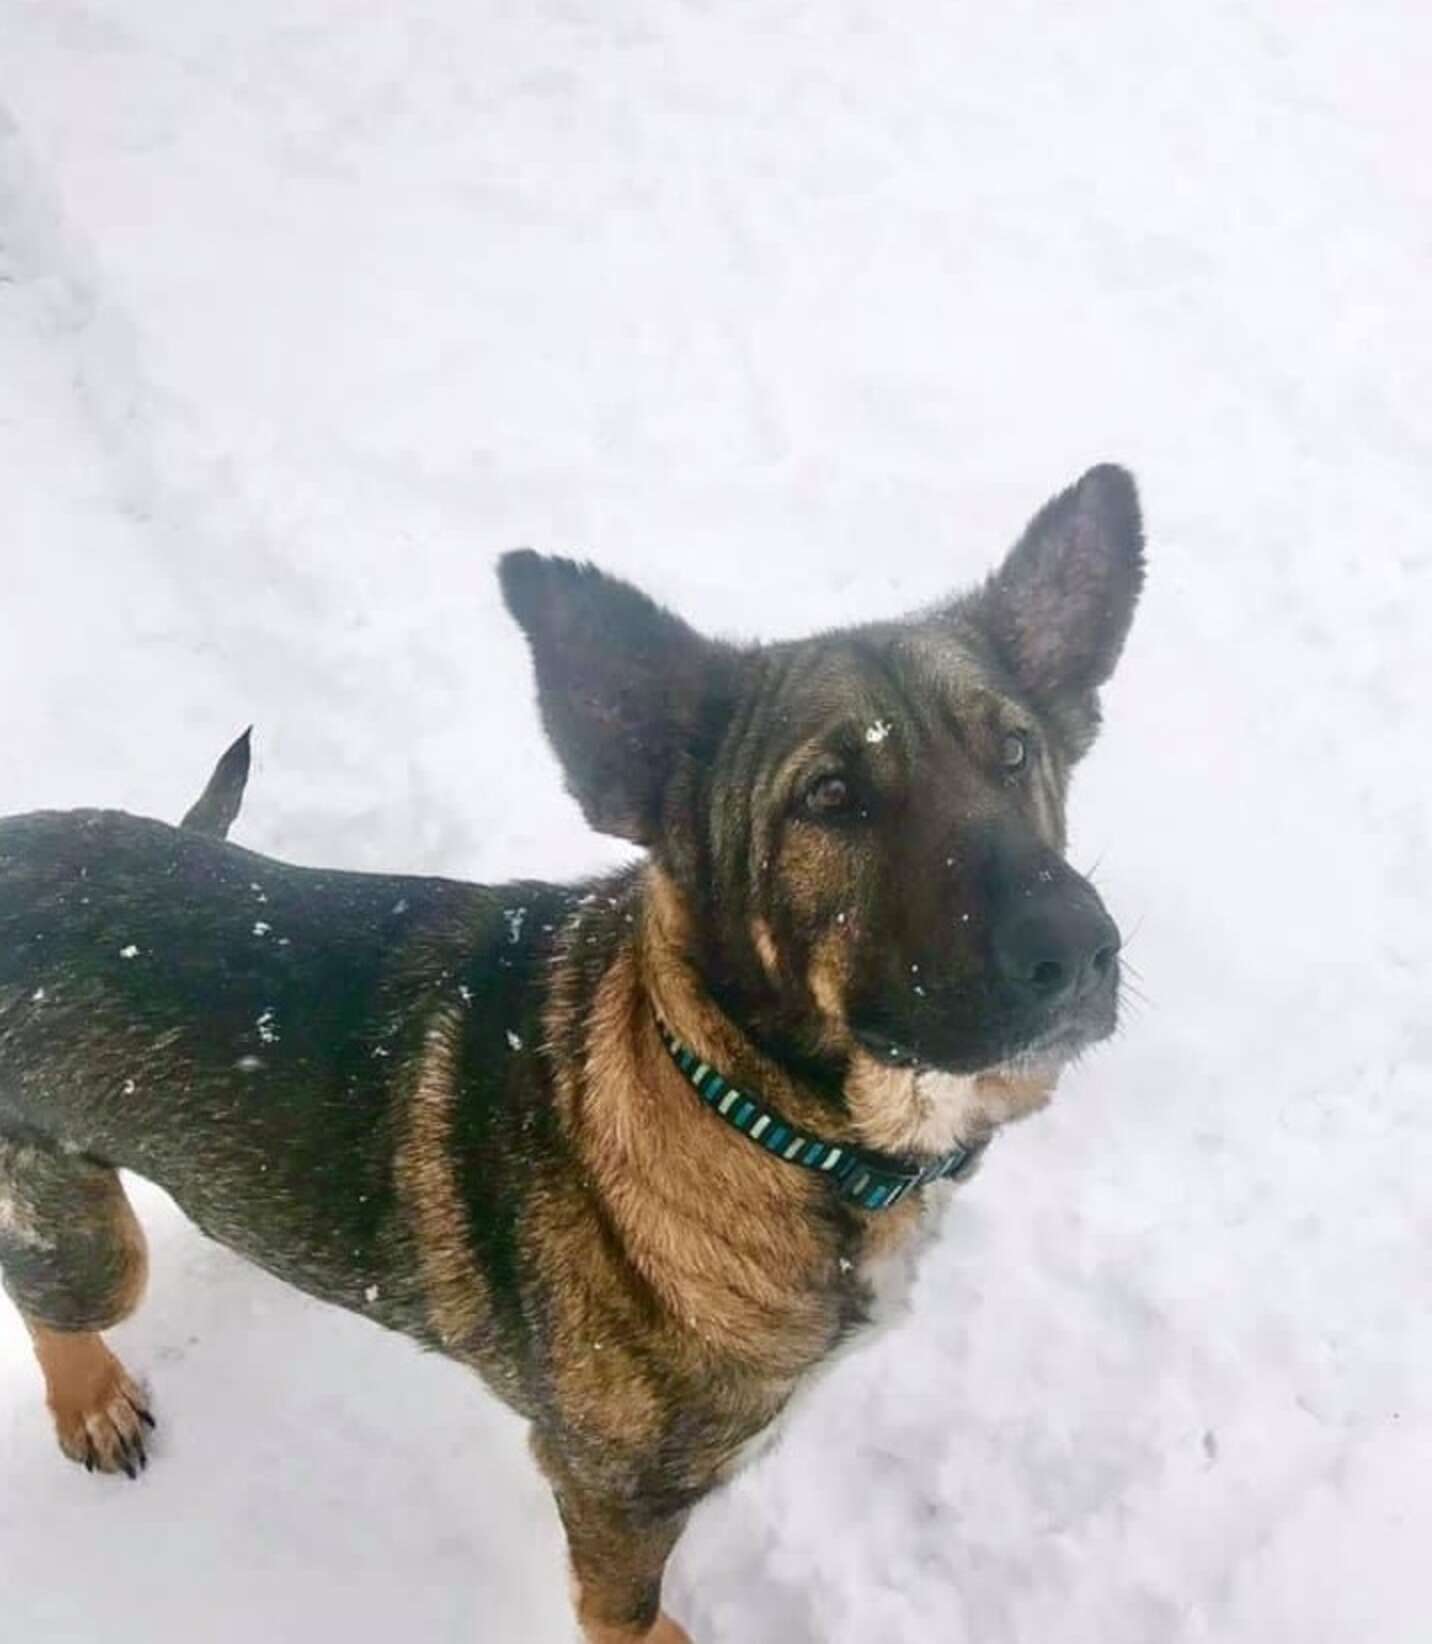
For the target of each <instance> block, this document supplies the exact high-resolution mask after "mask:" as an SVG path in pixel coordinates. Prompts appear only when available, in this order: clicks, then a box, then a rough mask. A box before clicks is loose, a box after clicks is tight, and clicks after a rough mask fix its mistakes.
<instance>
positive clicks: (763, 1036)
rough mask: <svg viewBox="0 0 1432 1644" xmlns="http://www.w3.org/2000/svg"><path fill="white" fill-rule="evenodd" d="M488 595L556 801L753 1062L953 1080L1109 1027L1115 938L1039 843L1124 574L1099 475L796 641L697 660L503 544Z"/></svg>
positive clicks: (622, 601)
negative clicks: (638, 872) (971, 562)
mask: <svg viewBox="0 0 1432 1644" xmlns="http://www.w3.org/2000/svg"><path fill="white" fill-rule="evenodd" d="M501 578H502V586H503V591H504V593H505V595H506V598H507V602H508V605H509V607H510V609H511V610H512V612H513V614H514V616H515V617H516V618H517V620H518V622H519V623H520V624H521V625H522V627H523V629H524V630H525V632H526V634H527V637H528V639H529V641H530V643H531V647H532V652H533V657H534V660H535V664H536V672H537V683H538V691H539V697H540V703H541V709H542V715H543V719H544V722H545V724H546V728H547V732H548V735H549V736H550V738H551V740H552V743H553V746H554V747H555V749H556V751H557V754H558V757H559V758H560V760H561V762H562V764H563V766H564V768H565V771H566V775H567V781H568V785H569V787H570V789H571V791H572V793H573V795H574V796H575V797H576V799H577V800H578V802H579V803H580V805H581V806H582V809H583V811H584V812H585V813H586V816H587V818H588V820H589V821H590V822H591V824H592V826H593V827H595V828H598V829H599V830H601V831H603V832H606V833H611V834H617V835H620V836H621V837H623V838H626V839H630V840H634V841H636V842H637V843H639V844H642V845H644V846H646V847H647V848H648V849H649V850H650V852H651V853H652V856H653V858H654V860H655V862H656V863H657V865H658V866H659V868H660V869H662V870H663V871H664V878H665V880H666V881H667V882H668V884H669V886H670V887H672V888H673V892H674V894H675V896H676V897H677V898H679V900H680V902H681V904H682V907H683V909H684V911H685V913H686V917H685V918H684V919H683V920H682V925H683V928H684V930H685V931H686V933H687V936H686V940H687V941H688V943H689V945H690V949H691V951H690V953H689V955H688V957H689V958H690V959H691V961H692V962H693V963H694V965H695V966H696V968H697V970H698V971H699V973H700V975H701V977H702V979H703V980H704V982H705V984H706V986H707V987H708V988H709V990H710V992H711V993H712V995H713V996H714V997H715V999H716V1000H717V1001H718V1003H720V1004H721V1005H722V1006H723V1007H724V1008H725V1009H726V1011H727V1012H728V1013H729V1014H730V1015H731V1016H732V1017H733V1018H734V1019H735V1020H737V1021H738V1022H740V1023H741V1024H742V1025H743V1026H744V1027H746V1028H748V1030H750V1031H752V1032H753V1033H754V1034H755V1036H756V1037H757V1038H758V1040H759V1041H760V1042H762V1043H764V1044H765V1045H766V1046H767V1048H769V1049H772V1050H774V1051H776V1052H778V1053H779V1054H781V1055H783V1056H785V1057H786V1058H788V1059H789V1060H791V1061H792V1062H793V1063H795V1064H797V1065H800V1064H805V1065H808V1066H810V1067H811V1068H812V1069H813V1070H814V1069H815V1068H821V1069H825V1070H835V1071H837V1073H839V1072H841V1071H844V1072H846V1073H847V1074H848V1072H849V1070H850V1069H851V1068H852V1067H861V1068H865V1069H867V1070H868V1069H869V1068H871V1067H872V1066H874V1067H884V1068H892V1067H894V1068H909V1069H913V1070H917V1071H919V1070H938V1071H939V1072H943V1073H954V1074H975V1073H981V1072H984V1071H986V1070H989V1069H992V1068H997V1067H1002V1066H1005V1067H1007V1066H1008V1065H1009V1064H1010V1063H1011V1061H1012V1060H1014V1059H1018V1058H1020V1057H1025V1058H1029V1059H1034V1058H1044V1059H1045V1060H1047V1061H1048V1062H1049V1063H1051V1064H1052V1063H1055V1062H1058V1061H1060V1060H1063V1059H1065V1058H1067V1057H1068V1056H1069V1055H1071V1054H1074V1053H1076V1052H1077V1051H1078V1050H1079V1049H1081V1048H1082V1047H1083V1046H1085V1045H1087V1044H1089V1043H1091V1042H1093V1041H1094V1040H1097V1039H1100V1038H1102V1037H1104V1036H1105V1035H1107V1034H1108V1033H1109V1032H1110V1031H1111V1030H1112V1028H1113V1026H1114V1021H1115V1011H1116V995H1117V987H1118V970H1119V959H1118V954H1119V932H1118V930H1117V928H1116V927H1115V925H1114V923H1113V921H1112V920H1111V919H1110V918H1109V916H1108V914H1107V913H1106V912H1105V910H1104V907H1103V905H1102V903H1101V902H1100V900H1099V897H1098V894H1097V893H1096V892H1095V890H1094V888H1093V887H1092V886H1091V885H1090V884H1089V882H1088V880H1086V879H1084V878H1082V877H1081V876H1080V875H1079V874H1077V873H1075V872H1074V870H1073V869H1072V868H1070V867H1069V865H1068V864H1067V863H1066V862H1065V860H1064V856H1063V848H1064V798H1065V791H1066V787H1067V783H1068V779H1069V773H1070V770H1071V768H1072V767H1073V765H1074V764H1075V762H1076V761H1077V760H1078V759H1079V758H1080V756H1081V755H1082V754H1083V753H1084V752H1085V751H1086V750H1087V749H1088V747H1089V746H1090V744H1091V742H1092V741H1093V738H1094V735H1095V733H1096V730H1097V728H1098V723H1099V708H1098V700H1097V691H1098V688H1099V687H1100V686H1101V685H1102V684H1103V683H1104V681H1105V680H1106V679H1107V678H1108V677H1109V675H1110V673H1111V672H1112V670H1113V668H1114V664H1115V662H1116V661H1117V659H1118V656H1119V652H1120V649H1121V648H1122V646H1123V642H1124V637H1125V635H1126V633H1127V632H1128V628H1129V623H1130V620H1131V618H1132V616H1133V611H1134V605H1135V602H1136V600H1137V598H1138V593H1139V587H1140V584H1141V582H1142V578H1143V542H1142V532H1141V528H1140V521H1139V509H1138V500H1137V495H1136V492H1135V489H1134V484H1133V481H1132V479H1131V478H1130V477H1129V475H1128V474H1126V473H1125V472H1124V471H1123V470H1122V469H1118V468H1113V467H1102V468H1096V469H1093V470H1091V471H1090V472H1089V473H1087V474H1086V475H1085V476H1084V477H1083V478H1082V479H1081V480H1080V481H1079V482H1078V483H1077V484H1076V485H1075V486H1073V487H1072V488H1071V489H1070V490H1068V491H1065V492H1063V493H1062V494H1061V495H1059V496H1057V497H1055V498H1054V499H1053V500H1052V501H1051V502H1049V503H1048V504H1047V505H1046V506H1045V507H1044V508H1043V509H1042V510H1041V511H1040V513H1039V514H1038V515H1037V516H1036V517H1035V518H1034V520H1033V521H1032V522H1031V524H1030V526H1029V528H1028V529H1027V530H1026V532H1025V533H1024V535H1023V537H1022V538H1021V539H1020V541H1019V542H1018V544H1017V545H1016V546H1015V548H1014V549H1013V550H1012V552H1011V553H1010V554H1009V555H1008V557H1007V558H1006V559H1005V561H1004V564H1003V565H1002V566H1001V567H1000V569H999V570H998V571H997V572H996V573H995V574H994V576H993V577H991V578H990V579H989V581H988V582H986V583H985V584H984V585H983V586H982V587H980V588H977V589H975V590H974V591H972V592H968V593H965V594H963V595H961V596H959V597H956V598H953V599H951V600H950V601H949V602H948V603H946V604H944V605H941V606H939V607H937V608H935V609H933V610H931V611H929V612H926V613H924V614H922V615H919V616H915V617H912V618H910V619H908V620H905V621H901V622H886V623H877V624H872V625H869V626H864V627H857V628H850V629H846V630H842V631H840V632H836V633H832V634H822V635H818V636H817V637H815V638H813V639H806V640H798V641H794V642H790V643H784V644H775V645H761V646H754V647H744V648H741V647H734V646H729V645H724V644H720V643H716V642H713V641H710V640H707V639H705V638H703V637H701V636H700V635H699V634H697V633H696V632H694V631H693V630H692V629H691V628H689V627H688V626H687V625H686V624H685V623H684V622H682V621H680V620H679V619H678V618H677V617H675V616H672V615H671V614H670V613H669V612H667V611H664V610H662V609H661V608H660V607H658V606H657V605H655V604H653V603H652V602H651V601H650V600H649V599H647V598H646V597H645V596H644V595H643V594H641V593H639V592H637V590H635V589H634V588H632V587H630V586H629V585H627V584H625V583H622V582H618V581H615V580H613V579H611V578H609V577H607V576H604V575H603V574H602V573H601V572H599V571H597V570H594V569H593V568H591V567H590V566H584V565H577V564H574V563H572V562H571V561H569V560H562V559H547V558H542V557H540V556H538V555H536V554H533V553H530V552H526V551H523V552H519V553H514V554H509V555H508V556H506V558H505V559H504V560H503V561H502V565H501Z"/></svg>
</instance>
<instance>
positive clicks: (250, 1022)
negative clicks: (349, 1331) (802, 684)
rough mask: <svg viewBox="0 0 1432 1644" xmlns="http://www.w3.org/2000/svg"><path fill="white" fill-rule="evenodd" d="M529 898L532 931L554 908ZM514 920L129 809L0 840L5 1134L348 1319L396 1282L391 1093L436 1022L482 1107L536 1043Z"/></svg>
mask: <svg viewBox="0 0 1432 1644" xmlns="http://www.w3.org/2000/svg"><path fill="white" fill-rule="evenodd" d="M519 891H520V892H521V893H522V894H525V895H528V897H529V900H530V902H531V904H532V906H533V910H534V912H535V911H536V901H537V899H538V898H540V897H541V896H542V895H543V894H544V892H543V889H542V888H541V887H525V888H519ZM548 894H550V893H548ZM516 898H517V893H514V896H513V898H512V900H513V901H516ZM519 905H521V906H524V907H525V906H527V905H528V903H526V902H524V903H520V904H519ZM503 912H504V898H503V897H502V896H501V895H499V894H498V893H495V892H493V891H489V890H486V889H484V888H482V887H478V886H469V885H459V884H456V883H453V882H451V881H447V880H442V879H423V878H413V877H401V876H386V875H377V874H362V873H343V872H330V871H324V872H318V871H314V870H311V869H306V868H300V867H293V866H291V865H289V864H286V863H282V862H277V861H274V860H272V859H270V858H267V857H263V856H259V855H256V854H254V853H253V852H250V851H245V850H242V849H240V848H238V847H236V846H233V845H227V844H222V843H219V842H217V841H215V840H213V839H210V838H205V837H202V836H198V835H195V834H193V833H192V832H188V831H182V830H180V829H176V828H172V827H169V826H167V825H165V824H164V823H160V822H155V821H150V820H147V819H144V818H139V817H133V816H128V815H125V814H123V813H120V812H112V811H75V812H68V813H38V814H34V815H29V816H19V817H12V818H9V819H6V820H4V821H0V1130H5V1129H10V1130H14V1128H15V1127H16V1126H23V1127H25V1129H26V1130H27V1131H32V1132H34V1133H36V1134H37V1135H38V1136H40V1137H42V1138H45V1139H47V1140H48V1141H49V1142H51V1143H53V1144H54V1145H56V1146H58V1147H61V1148H63V1149H66V1150H69V1151H71V1152H80V1153H83V1154H85V1155H86V1156H89V1157H91V1158H94V1159H96V1160H99V1161H102V1162H103V1163H104V1164H105V1165H107V1166H111V1167H121V1168H127V1169H132V1170H135V1171H137V1172H139V1173H141V1174H143V1175H145V1176H147V1177H148V1178H150V1179H151V1180H153V1181H156V1182H158V1183H159V1184H160V1185H161V1186H162V1187H164V1188H165V1189H166V1190H167V1191H169V1192H170V1193H171V1194H173V1196H174V1197H175V1198H176V1199H177V1200H178V1202H179V1203H180V1205H181V1206H182V1208H183V1209H184V1210H185V1211H186V1212H187V1213H188V1214H189V1215H190V1216H192V1217H193V1218H194V1220H195V1221H196V1222H197V1223H198V1224H199V1225H200V1226H201V1227H203V1228H205V1230H206V1231H209V1232H212V1233H213V1234H214V1235H215V1236H216V1237H219V1238H221V1239H223V1241H224V1242H226V1243H229V1244H231V1245H234V1246H236V1247H237V1248H239V1249H240V1250H242V1251H243V1252H244V1253H245V1254H247V1255H249V1256H251V1257H253V1258H254V1259H256V1260H258V1261H260V1262H262V1263H263V1264H264V1265H266V1266H268V1267H269V1268H271V1269H272V1270H274V1271H277V1272H279V1273H280V1274H281V1275H282V1276H283V1277H286V1278H288V1279H290V1280H291V1281H292V1282H295V1283H300V1284H302V1285H304V1286H305V1287H306V1288H308V1289H310V1290H313V1291H315V1292H316V1293H318V1294H320V1295H323V1296H325V1297H326V1298H328V1299H332V1300H337V1301H341V1302H344V1303H346V1304H348V1305H358V1304H359V1303H360V1302H361V1301H362V1298H363V1294H364V1291H365V1290H366V1289H367V1288H369V1287H370V1286H371V1285H372V1284H373V1283H378V1282H381V1278H382V1277H384V1276H387V1273H388V1270H389V1269H391V1266H392V1252H391V1251H389V1250H387V1249H386V1246H385V1241H388V1240H389V1239H390V1238H391V1235H392V1228H391V1217H390V1212H391V1210H392V1199H393V1194H392V1180H391V1163H392V1153H393V1146H394V1142H393V1134H392V1127H393V1107H394V1102H395V1098H396V1096H397V1095H398V1093H397V1092H396V1091H395V1084H396V1082H397V1080H398V1074H399V1070H401V1069H404V1068H409V1067H412V1066H413V1065H414V1063H415V1059H416V1058H417V1057H418V1053H419V1051H420V1045H421V1039H422V1036H423V1034H424V1033H425V1032H426V1031H427V1028H428V1025H429V1024H430V1021H431V1019H432V1018H433V1016H434V1014H435V1013H436V1012H449V1013H453V1014H454V1017H455V1019H456V1020H459V1021H461V1022H462V1023H463V1024H465V1031H466V1033H467V1034H469V1035H471V1036H472V1037H473V1038H474V1039H475V1040H479V1041H485V1043H483V1044H480V1045H474V1050H475V1052H476V1054H474V1055H473V1056H472V1057H471V1061H470V1064H468V1065H467V1071H466V1073H465V1079H466V1105H468V1106H471V1107H474V1108H476V1109H478V1110H481V1108H482V1107H483V1105H484V1103H485V1101H486V1099H487V1098H488V1096H489V1095H490V1096H491V1098H492V1100H494V1101H499V1100H501V1098H502V1093H503V1091H504V1089H505V1081H504V1080H503V1078H502V1077H501V1075H502V1073H503V1070H504V1066H505V1064H506V1063H507V1062H508V1061H509V1060H511V1058H512V1056H513V1050H512V1044H513V1043H514V1042H515V1043H518V1044H522V1043H524V1042H530V1043H535V1042H536V1040H537V1038H538V1030H537V1026H536V1024H535V1022H533V1023H529V1022H528V1021H527V1020H526V1017H527V1016H528V1015H530V1014H531V1010H532V1002H533V999H534V998H535V991H534V990H533V988H532V987H531V978H532V971H533V968H534V966H535V965H536V964H538V963H539V962H540V961H539V959H538V957H537V955H536V949H537V947H538V943H537V942H535V941H534V940H533V938H534V937H538V936H540V922H539V920H537V919H536V918H534V919H533V921H532V925H531V927H530V930H529V931H527V932H523V931H522V930H521V929H520V927H519V929H518V936H519V938H520V939H519V940H517V941H515V942H514V941H513V940H512V939H511V938H512V934H513V925H514V920H515V918H516V916H515V914H513V915H512V917H510V918H507V919H504V917H503ZM548 923H549V924H550V921H548ZM445 952H447V953H450V955H451V964H450V965H448V966H446V967H445V965H444V954H445ZM509 1034H510V1039H509V1037H508V1036H509ZM380 1270H382V1272H381V1273H380ZM360 1280H361V1282H360ZM381 1312H382V1309H379V1313H380V1316H381Z"/></svg>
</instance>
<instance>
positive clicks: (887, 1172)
mask: <svg viewBox="0 0 1432 1644" xmlns="http://www.w3.org/2000/svg"><path fill="white" fill-rule="evenodd" d="M656 1026H657V1031H658V1032H659V1033H660V1034H661V1040H662V1043H663V1044H664V1045H665V1046H666V1048H667V1050H668V1051H670V1053H671V1059H672V1061H673V1062H675V1063H676V1065H677V1067H678V1068H679V1069H680V1070H681V1075H682V1077H683V1078H684V1079H685V1080H686V1082H687V1084H689V1085H690V1086H691V1088H692V1089H693V1090H694V1091H695V1092H696V1094H697V1095H698V1096H699V1097H700V1098H701V1100H702V1101H703V1102H704V1103H705V1104H706V1106H707V1107H709V1108H710V1109H711V1111H712V1112H713V1113H714V1114H716V1115H717V1117H718V1118H721V1119H724V1120H725V1121H726V1123H727V1124H728V1125H730V1126H731V1127H732V1129H734V1130H739V1131H740V1132H741V1134H742V1135H743V1136H745V1137H746V1138H747V1140H748V1141H752V1142H755V1143H756V1145H757V1146H758V1147H762V1148H764V1149H765V1150H766V1152H767V1153H770V1154H773V1155H774V1156H775V1157H776V1158H778V1159H783V1160H784V1161H785V1162H786V1163H787V1164H792V1165H799V1166H800V1168H801V1169H803V1170H812V1171H816V1172H817V1173H819V1174H822V1175H826V1176H829V1178H830V1180H831V1183H832V1185H833V1186H834V1187H835V1189H836V1191H837V1192H838V1194H839V1195H840V1197H841V1198H842V1199H845V1200H847V1201H848V1202H850V1203H851V1204H855V1205H858V1206H859V1207H860V1208H861V1209H862V1210H888V1209H889V1208H890V1206H891V1205H892V1204H898V1203H899V1202H900V1200H901V1199H903V1198H904V1197H905V1195H906V1194H907V1193H909V1192H911V1191H913V1190H914V1189H916V1188H921V1187H925V1186H927V1185H928V1184H929V1183H930V1182H937V1181H941V1180H943V1179H954V1180H960V1179H961V1178H963V1177H965V1176H968V1175H969V1174H970V1173H971V1172H972V1171H973V1170H974V1167H975V1165H976V1164H978V1162H979V1159H980V1155H981V1154H982V1153H983V1152H984V1150H985V1148H986V1147H988V1146H989V1143H988V1141H983V1142H975V1143H974V1144H973V1145H971V1146H969V1147H956V1148H955V1149H954V1151H953V1152H952V1153H948V1154H946V1155H945V1157H944V1158H941V1159H935V1160H934V1161H932V1162H931V1163H929V1164H926V1165H923V1166H922V1165H917V1164H915V1163H914V1162H913V1161H912V1160H909V1159H896V1158H892V1157H891V1156H890V1155H889V1154H888V1153H872V1152H871V1151H869V1150H868V1149H866V1148H861V1147H851V1146H849V1145H848V1144H846V1143H844V1142H842V1143H835V1142H823V1141H821V1140H820V1138H819V1137H817V1136H812V1135H810V1133H809V1132H807V1131H802V1130H800V1129H799V1128H798V1127H797V1126H795V1125H793V1124H791V1123H790V1121H789V1120H787V1119H783V1118H782V1117H781V1116H780V1114H779V1113H777V1112H776V1110H775V1109H774V1108H771V1107H767V1106H766V1104H765V1103H764V1102H763V1101H761V1100H760V1098H759V1097H757V1096H753V1095H752V1094H751V1093H750V1091H747V1090H738V1089H737V1088H736V1087H735V1086H734V1085H733V1084H731V1083H729V1082H728V1081H727V1080H725V1079H723V1078H722V1077H721V1075H720V1074H719V1073H718V1072H717V1071H716V1069H715V1068H713V1067H712V1066H710V1064H709V1063H707V1062H703V1061H702V1060H701V1058H700V1057H699V1056H698V1055H697V1054H696V1052H695V1051H694V1050H691V1049H689V1048H688V1047H687V1046H686V1045H684V1044H682V1042H681V1040H680V1039H678V1038H677V1037H676V1035H675V1034H674V1033H673V1032H672V1031H671V1029H670V1028H669V1027H667V1025H666V1023H665V1022H663V1021H662V1019H661V1017H660V1016H658V1017H657V1018H656Z"/></svg>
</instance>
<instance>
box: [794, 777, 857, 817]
mask: <svg viewBox="0 0 1432 1644" xmlns="http://www.w3.org/2000/svg"><path fill="white" fill-rule="evenodd" d="M854 803H855V794H854V790H853V789H852V788H851V785H850V783H849V782H847V781H846V779H845V778H844V777H843V776H836V775H834V774H833V773H827V774H826V775H825V776H818V777H816V779H815V781H814V782H812V783H811V785H810V786H809V787H808V788H807V789H806V791H805V805H806V809H807V810H808V811H811V812H813V813H814V814H815V815H816V816H840V815H841V814H842V813H844V812H845V811H848V810H849V809H850V808H851V806H852V805H853V804H854Z"/></svg>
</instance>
